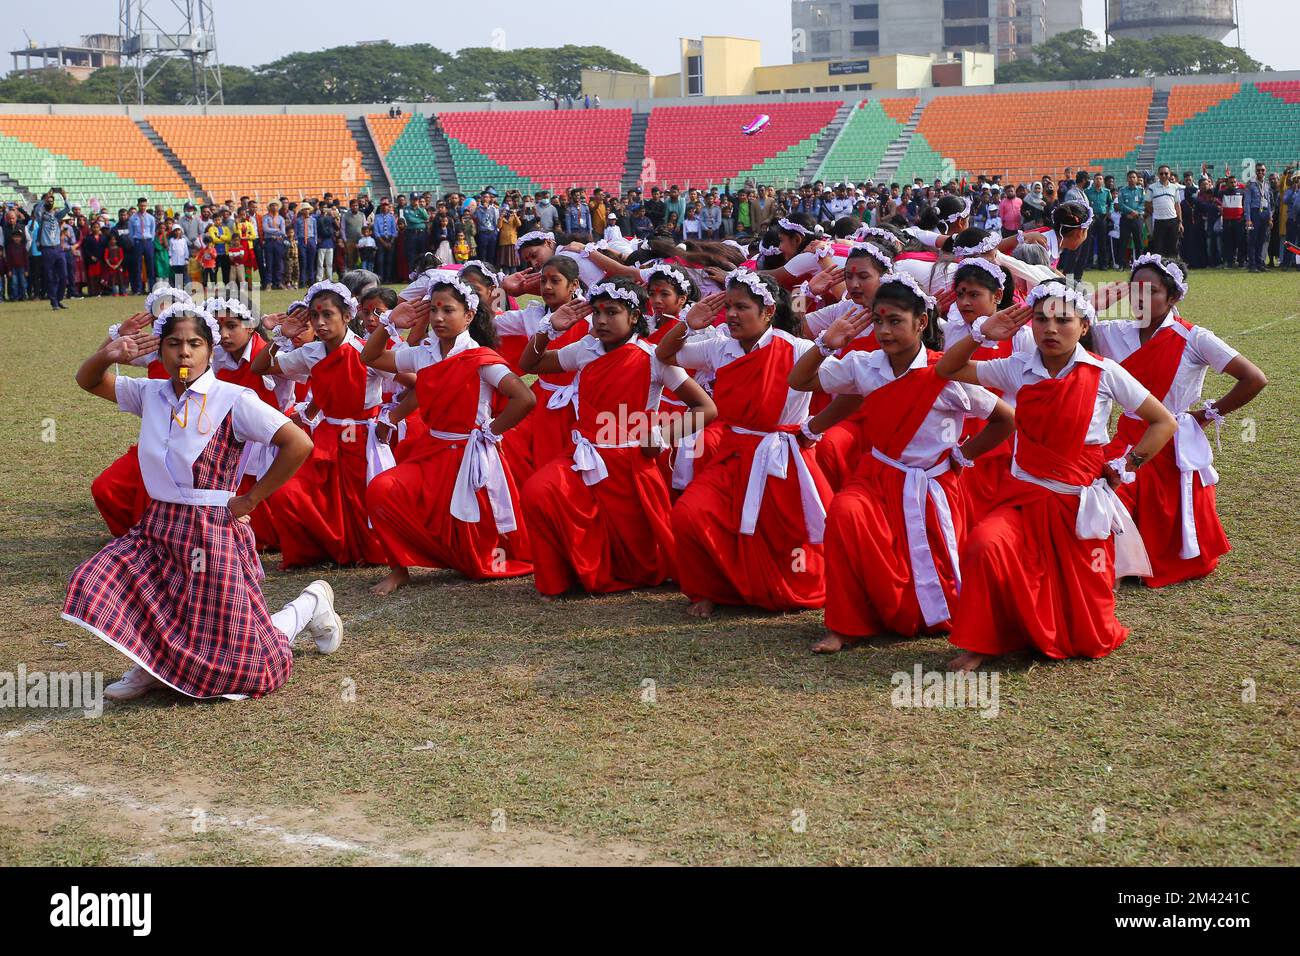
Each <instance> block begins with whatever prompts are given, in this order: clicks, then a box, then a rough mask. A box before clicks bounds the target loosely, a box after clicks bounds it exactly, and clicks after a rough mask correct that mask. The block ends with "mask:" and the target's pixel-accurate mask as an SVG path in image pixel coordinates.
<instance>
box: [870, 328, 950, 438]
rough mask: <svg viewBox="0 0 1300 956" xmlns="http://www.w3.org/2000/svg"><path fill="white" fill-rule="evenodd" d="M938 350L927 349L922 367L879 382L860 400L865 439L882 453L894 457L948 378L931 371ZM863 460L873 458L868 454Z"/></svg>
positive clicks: (928, 412)
mask: <svg viewBox="0 0 1300 956" xmlns="http://www.w3.org/2000/svg"><path fill="white" fill-rule="evenodd" d="M941 358H943V353H942V352H927V353H926V366H925V368H914V369H910V370H908V371H907V372H905V373H903V375H902V376H900V377H899V378H896V379H894V380H893V381H892V382H890V383H889V384H887V385H882V386H881V387H880V388H878V389H876V390H875V391H874V392H872V393H871V394H870V395H868V396H867V399H866V401H865V402H863V403H862V406H863V407H862V412H863V414H862V427H863V433H864V434H865V436H866V438H867V441H868V442H870V445H871V447H872V448H875V449H876V450H877V451H879V452H880V453H881V454H882V455H888V456H889V457H890V458H894V459H897V458H898V456H899V455H901V454H902V453H903V449H905V448H906V447H907V444H908V442H910V441H911V440H912V439H913V438H914V437H915V436H916V433H917V431H918V430H919V429H920V427H921V423H922V422H924V421H925V416H926V415H928V414H930V410H931V409H932V408H934V403H935V399H937V398H938V397H939V393H940V392H942V391H943V387H944V386H945V385H947V384H948V380H947V379H944V378H940V377H939V376H938V375H937V374H935V371H934V366H935V365H936V364H937V363H938V361H939V359H941ZM862 461H863V462H864V463H869V462H874V459H872V458H871V456H870V455H866V454H864V455H863V456H862Z"/></svg>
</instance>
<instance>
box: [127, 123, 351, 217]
mask: <svg viewBox="0 0 1300 956" xmlns="http://www.w3.org/2000/svg"><path fill="white" fill-rule="evenodd" d="M149 123H150V125H151V126H153V128H154V129H155V130H157V131H158V135H160V136H161V137H162V138H163V140H164V141H165V142H166V143H167V145H168V146H169V147H170V148H171V150H172V152H174V153H175V154H176V155H177V157H179V159H180V161H181V162H182V163H184V164H185V167H186V168H187V169H188V170H189V171H190V173H191V174H192V175H193V176H194V178H195V179H197V180H198V182H199V185H201V186H202V187H203V189H204V190H205V191H206V192H207V193H208V194H209V195H210V196H211V197H212V199H213V200H214V201H216V202H223V201H225V200H227V199H230V198H233V197H238V196H241V195H249V196H253V197H255V198H257V199H259V200H261V201H263V202H267V201H269V200H270V199H271V198H273V197H277V196H287V197H289V198H291V199H295V200H301V199H310V198H312V197H319V196H320V195H321V194H322V193H326V192H330V193H333V194H334V195H335V196H338V197H342V198H344V199H347V198H350V197H352V196H356V195H358V194H359V193H360V192H362V191H363V190H367V189H368V188H369V186H370V184H369V182H368V181H367V179H366V172H365V167H364V165H363V164H362V160H361V153H360V152H359V151H358V150H357V144H356V142H355V141H354V140H353V139H352V133H351V131H350V130H349V129H348V126H347V120H346V118H345V117H344V116H343V115H342V114H335V115H331V114H328V113H318V114H313V115H294V114H290V115H287V116H282V115H275V116H257V115H252V116H174V115H171V116H151V117H149Z"/></svg>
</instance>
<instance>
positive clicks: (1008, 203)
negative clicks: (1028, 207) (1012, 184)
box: [998, 189, 1025, 238]
mask: <svg viewBox="0 0 1300 956" xmlns="http://www.w3.org/2000/svg"><path fill="white" fill-rule="evenodd" d="M1023 207H1024V201H1023V200H1021V198H1020V197H1019V196H1017V195H1016V194H1015V193H1014V192H1012V191H1011V190H1010V189H1008V190H1007V191H1006V193H1005V194H1004V195H1003V196H1002V201H1001V202H1000V203H998V218H999V219H1001V220H1002V235H1003V237H1004V238H1005V237H1007V236H1014V235H1015V234H1016V233H1017V232H1019V231H1020V230H1021V228H1022V227H1023V226H1024V222H1025V219H1024V216H1023V215H1022V214H1021V209H1022V208H1023Z"/></svg>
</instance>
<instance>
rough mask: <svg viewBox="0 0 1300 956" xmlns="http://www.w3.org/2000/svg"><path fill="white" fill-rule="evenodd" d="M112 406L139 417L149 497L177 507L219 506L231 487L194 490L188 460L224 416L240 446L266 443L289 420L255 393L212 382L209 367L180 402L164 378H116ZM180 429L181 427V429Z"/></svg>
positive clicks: (200, 450)
mask: <svg viewBox="0 0 1300 956" xmlns="http://www.w3.org/2000/svg"><path fill="white" fill-rule="evenodd" d="M115 391H116V394H117V406H118V408H120V409H122V411H124V412H130V413H131V414H132V415H139V416H140V444H139V449H140V473H141V475H142V476H143V477H144V486H145V488H146V489H147V490H148V492H149V497H151V498H154V499H155V500H157V501H170V502H175V503H177V504H194V505H201V504H211V505H216V504H224V501H221V500H220V498H221V497H222V496H223V495H224V497H225V498H229V496H230V494H232V493H233V491H234V489H233V488H229V489H224V490H223V491H222V492H212V491H205V490H203V489H198V490H196V489H195V487H194V470H193V469H194V462H195V461H197V460H198V458H199V456H200V455H202V454H203V450H204V449H205V448H207V447H208V442H210V441H211V440H212V437H213V436H214V435H215V434H216V433H217V431H218V429H219V428H220V427H221V424H222V422H224V421H225V419H226V416H227V415H229V416H231V428H232V430H233V432H234V436H235V438H236V439H238V440H239V441H241V442H258V443H261V444H268V443H269V442H270V441H271V439H272V438H273V437H274V436H275V433H276V432H278V431H279V430H280V429H281V427H283V426H284V425H285V424H286V423H287V422H288V421H289V419H287V418H285V417H284V416H283V415H282V414H280V413H279V412H278V411H276V410H275V409H274V408H272V407H271V406H270V405H268V404H266V402H264V401H262V400H261V399H260V398H258V397H257V393H256V392H254V391H252V390H251V389H247V388H244V387H242V386H240V385H232V384H231V383H230V382H223V381H221V380H220V379H218V378H217V376H216V375H215V374H214V373H213V371H212V369H211V368H209V369H208V370H207V371H205V372H204V373H203V374H202V375H200V376H199V377H198V378H197V379H196V380H195V381H194V382H193V383H192V384H191V385H190V386H189V388H187V389H186V390H185V392H184V393H183V394H182V395H181V397H180V398H177V397H176V391H175V389H174V388H173V387H172V382H171V380H170V379H165V378H127V377H126V376H125V375H119V376H118V377H117V384H116V386H115ZM182 425H183V426H184V427H182Z"/></svg>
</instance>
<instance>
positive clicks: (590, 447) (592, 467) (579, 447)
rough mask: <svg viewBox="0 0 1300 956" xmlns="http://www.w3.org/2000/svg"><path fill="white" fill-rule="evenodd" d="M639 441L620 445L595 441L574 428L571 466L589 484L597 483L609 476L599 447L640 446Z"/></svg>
mask: <svg viewBox="0 0 1300 956" xmlns="http://www.w3.org/2000/svg"><path fill="white" fill-rule="evenodd" d="M640 446H641V443H640V442H639V441H628V442H623V443H622V444H619V445H606V444H602V443H599V442H593V441H591V440H589V439H588V438H587V436H586V435H584V434H583V433H582V432H580V431H578V430H577V429H576V428H575V429H574V430H573V464H572V465H571V466H570V467H572V468H573V470H574V471H576V472H577V473H578V474H579V475H581V476H582V480H583V482H584V483H585V484H587V485H588V486H590V485H597V484H600V483H601V482H602V481H604V480H605V479H606V478H608V477H609V469H608V468H607V467H605V459H604V458H602V457H601V456H600V452H599V451H597V449H599V448H639V447H640Z"/></svg>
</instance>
